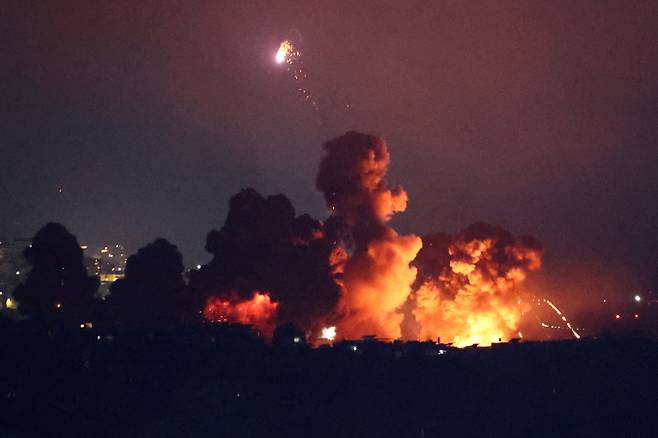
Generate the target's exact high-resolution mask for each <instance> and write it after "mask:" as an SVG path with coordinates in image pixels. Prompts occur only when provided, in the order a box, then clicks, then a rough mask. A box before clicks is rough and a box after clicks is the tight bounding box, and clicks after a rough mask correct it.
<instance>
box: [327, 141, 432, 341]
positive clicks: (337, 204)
mask: <svg viewBox="0 0 658 438" xmlns="http://www.w3.org/2000/svg"><path fill="white" fill-rule="evenodd" d="M324 149H325V156H324V158H323V159H322V161H321V163H320V170H319V173H318V177H317V180H316V186H317V188H318V189H319V190H320V191H321V192H322V193H323V195H324V199H325V201H326V204H327V206H328V207H329V209H330V210H331V212H332V215H331V217H330V218H329V220H328V221H327V223H326V226H325V227H326V230H327V232H328V233H329V236H330V237H331V238H333V239H334V240H333V241H334V244H335V248H334V252H333V253H332V256H333V257H332V258H331V263H332V266H333V268H334V272H336V274H337V281H338V283H339V285H340V287H341V291H340V300H339V303H338V306H337V309H336V315H335V318H336V321H335V322H336V326H337V332H338V336H339V337H340V338H355V337H360V336H363V335H376V336H378V337H380V338H399V337H400V335H401V330H400V324H401V322H402V319H403V314H402V312H401V310H400V307H401V306H402V305H403V304H404V303H405V301H406V300H407V297H408V296H409V294H410V292H411V285H412V284H413V282H414V279H415V278H416V269H415V268H413V267H411V266H410V263H411V262H412V261H413V260H414V258H415V257H416V254H417V253H418V251H419V250H420V248H421V246H422V242H421V239H420V238H419V237H417V236H414V235H410V236H400V235H398V234H397V233H396V232H395V230H393V229H392V228H391V227H390V226H389V225H388V222H389V220H390V219H391V217H392V215H393V214H394V213H397V212H402V211H404V210H405V209H406V207H407V194H406V192H405V191H404V190H403V189H402V188H401V187H393V186H389V185H388V184H387V182H386V180H385V176H386V172H387V170H388V165H389V161H390V155H389V151H388V145H387V144H386V142H384V140H382V139H380V138H378V137H375V136H371V135H366V134H360V133H356V132H348V133H346V134H345V135H343V136H342V137H339V138H337V139H334V140H331V141H329V142H327V143H326V144H325V145H324ZM337 255H338V256H337ZM341 255H342V256H341Z"/></svg>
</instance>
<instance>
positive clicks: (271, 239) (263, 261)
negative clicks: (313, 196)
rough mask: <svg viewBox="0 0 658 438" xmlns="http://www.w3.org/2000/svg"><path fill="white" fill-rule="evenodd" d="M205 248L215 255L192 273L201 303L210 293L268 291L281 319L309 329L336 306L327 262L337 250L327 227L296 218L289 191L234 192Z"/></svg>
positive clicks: (249, 294) (245, 294)
mask: <svg viewBox="0 0 658 438" xmlns="http://www.w3.org/2000/svg"><path fill="white" fill-rule="evenodd" d="M206 250H207V251H208V252H210V253H211V254H213V256H214V257H213V259H212V260H211V261H210V263H208V264H207V265H205V266H203V267H202V268H201V270H199V271H194V272H192V273H191V276H190V286H191V288H192V290H194V291H195V292H196V293H197V294H198V296H199V299H198V302H199V304H200V305H204V304H205V303H206V302H207V300H208V297H209V296H215V297H219V298H221V299H225V298H226V296H227V294H231V293H236V294H238V295H239V296H240V297H241V298H242V299H246V300H249V299H251V297H252V294H253V291H256V290H259V291H268V292H269V294H270V296H271V298H272V300H273V301H275V302H277V303H279V307H278V309H277V314H278V320H279V321H280V322H294V323H295V324H297V325H299V326H300V327H302V328H303V329H305V330H306V329H310V328H311V327H312V325H313V323H314V322H315V321H317V320H318V319H319V318H320V317H321V316H323V315H326V314H327V313H329V312H330V311H331V310H332V309H333V308H334V307H335V305H336V302H337V300H338V286H337V285H336V284H335V282H334V279H333V275H332V272H331V268H330V266H329V265H328V263H327V260H328V259H329V256H330V254H331V250H332V248H331V244H330V242H329V241H328V240H327V239H325V238H324V232H323V225H322V223H320V222H319V221H317V220H314V219H313V218H311V217H310V216H308V215H301V216H295V210H294V208H293V206H292V204H291V203H290V201H289V200H288V199H287V198H286V197H285V196H284V195H275V196H269V197H267V198H265V197H263V196H261V195H260V194H259V193H258V192H256V191H255V190H253V189H245V190H242V191H241V192H239V193H238V194H236V195H235V196H233V197H232V198H231V200H230V204H229V213H228V216H227V218H226V221H225V223H224V226H223V227H222V228H221V230H220V231H216V230H213V231H211V232H210V233H208V237H207V239H206ZM229 301H230V300H229ZM231 302H232V301H231Z"/></svg>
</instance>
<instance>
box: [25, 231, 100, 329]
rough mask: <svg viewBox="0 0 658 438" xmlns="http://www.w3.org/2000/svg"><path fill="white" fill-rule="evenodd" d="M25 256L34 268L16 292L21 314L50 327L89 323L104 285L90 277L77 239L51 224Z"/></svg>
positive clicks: (36, 237)
mask: <svg viewBox="0 0 658 438" xmlns="http://www.w3.org/2000/svg"><path fill="white" fill-rule="evenodd" d="M23 254H24V256H25V259H26V260H27V262H28V263H29V264H30V266H31V267H32V269H31V270H30V272H28V274H27V278H26V279H25V281H24V282H23V283H21V284H19V285H18V286H17V287H16V290H15V292H14V298H15V299H16V301H18V304H19V312H20V313H21V314H23V315H26V316H29V317H31V318H32V319H34V320H38V321H41V322H44V323H46V324H47V325H50V326H53V325H54V326H65V327H74V326H78V325H79V324H80V323H82V322H87V321H89V317H90V315H91V310H92V306H93V304H94V294H95V292H96V290H97V289H98V286H99V284H100V283H99V280H98V278H97V277H92V276H89V275H88V274H87V271H86V270H85V267H84V265H83V257H82V249H80V245H79V244H78V241H77V239H76V238H75V236H74V235H73V234H71V233H69V232H68V230H67V229H66V228H65V227H64V226H63V225H61V224H58V223H52V222H51V223H49V224H47V225H45V226H44V227H43V228H41V229H40V230H39V231H38V232H37V234H36V235H35V236H34V239H32V244H31V245H29V246H28V247H27V248H25V251H24V253H23Z"/></svg>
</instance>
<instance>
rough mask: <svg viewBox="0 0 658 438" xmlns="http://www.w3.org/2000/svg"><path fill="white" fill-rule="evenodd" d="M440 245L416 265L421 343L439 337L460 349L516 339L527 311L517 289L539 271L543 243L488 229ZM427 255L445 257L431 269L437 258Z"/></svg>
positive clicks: (485, 226) (447, 239)
mask: <svg viewBox="0 0 658 438" xmlns="http://www.w3.org/2000/svg"><path fill="white" fill-rule="evenodd" d="M442 240H443V245H441V244H439V245H436V246H428V247H427V248H423V251H421V254H419V257H418V260H417V261H416V262H415V263H416V264H418V265H421V266H423V269H422V273H423V275H424V276H425V277H424V278H422V276H421V278H419V279H418V280H419V283H420V287H419V288H418V290H417V291H416V293H415V294H414V297H413V299H414V303H415V307H414V309H413V315H414V317H415V319H416V321H417V322H418V324H419V326H420V332H419V338H421V339H436V338H438V337H441V338H442V339H444V340H447V341H448V342H452V343H454V344H455V345H457V346H460V347H462V346H467V345H472V344H482V345H489V344H491V343H492V342H499V341H503V340H509V339H511V338H513V337H516V336H517V335H518V333H519V331H518V326H519V322H520V320H521V316H522V315H523V313H524V311H525V310H526V308H525V307H524V306H523V305H522V303H523V302H524V301H523V300H521V294H520V291H519V290H518V288H517V285H518V284H519V283H521V282H522V281H523V280H524V279H525V277H526V275H527V273H528V272H529V271H532V270H535V269H538V268H539V267H540V266H541V260H542V252H541V247H540V246H539V243H538V242H537V241H535V240H534V239H532V238H530V237H520V238H516V237H514V236H512V235H511V234H510V233H508V232H506V231H504V230H502V229H501V228H498V227H493V226H491V225H488V224H484V223H477V224H473V225H471V226H469V227H468V228H466V229H465V230H464V231H462V232H461V233H459V234H458V235H457V236H454V237H449V236H445V235H443V236H442ZM424 252H425V253H427V252H430V253H431V252H444V254H443V256H444V257H443V259H442V260H441V262H439V263H438V264H435V265H434V266H427V263H428V260H430V263H431V260H432V259H434V260H435V261H436V258H433V257H431V256H430V257H428V255H427V254H423V253H424Z"/></svg>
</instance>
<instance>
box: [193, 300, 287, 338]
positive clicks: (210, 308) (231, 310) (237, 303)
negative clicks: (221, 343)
mask: <svg viewBox="0 0 658 438" xmlns="http://www.w3.org/2000/svg"><path fill="white" fill-rule="evenodd" d="M278 306H279V303H277V302H274V301H272V299H271V297H270V295H269V293H267V292H258V291H256V292H254V294H253V297H252V298H251V299H248V300H247V299H241V298H240V297H239V296H238V295H237V294H236V293H231V294H228V296H225V297H221V296H211V297H209V298H208V300H207V301H206V306H205V308H204V309H203V317H204V318H205V319H206V320H207V321H210V322H216V323H240V324H245V325H251V326H253V327H255V328H256V329H258V330H259V331H260V332H261V333H262V334H263V336H265V338H267V339H271V338H272V334H273V333H274V328H275V322H276V313H277V307H278Z"/></svg>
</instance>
